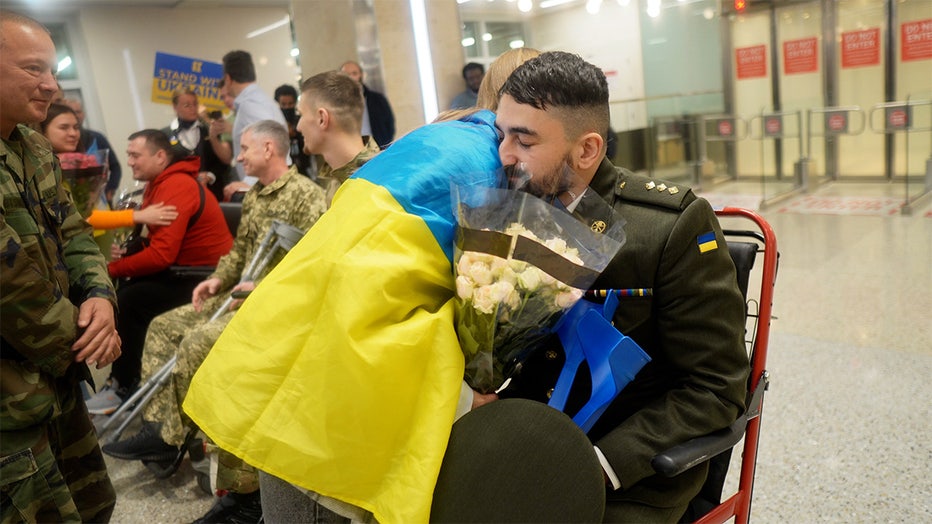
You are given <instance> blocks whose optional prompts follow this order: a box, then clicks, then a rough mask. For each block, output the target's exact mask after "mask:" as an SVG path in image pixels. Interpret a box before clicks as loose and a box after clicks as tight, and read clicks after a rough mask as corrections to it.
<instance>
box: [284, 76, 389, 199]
mask: <svg viewBox="0 0 932 524" xmlns="http://www.w3.org/2000/svg"><path fill="white" fill-rule="evenodd" d="M301 94H302V96H301V102H300V104H299V105H298V110H299V111H300V112H301V120H299V121H298V131H299V132H300V133H301V134H302V135H303V136H304V151H305V152H306V153H309V154H311V155H320V157H321V158H323V159H324V163H323V165H322V166H320V170H319V171H318V172H317V179H318V180H317V181H318V183H320V184H321V185H323V186H324V189H325V190H326V192H327V206H328V207H329V206H330V202H331V201H333V195H335V194H336V192H337V189H338V188H339V187H340V184H342V183H343V182H345V181H346V179H347V178H349V176H350V175H352V174H353V173H355V172H356V170H357V169H359V168H360V167H361V166H362V165H363V164H365V163H366V162H367V161H368V160H369V159H370V158H372V157H373V156H375V155H376V154H378V152H379V145H378V144H377V143H376V142H375V140H373V139H372V138H371V137H368V136H362V135H361V134H360V129H361V125H362V124H361V122H362V111H363V107H365V106H364V105H363V102H362V100H363V98H362V90H361V88H360V84H359V83H357V82H356V81H354V80H353V79H352V78H351V77H349V76H347V75H345V74H343V73H337V72H336V71H330V72H326V73H320V74H318V75H315V76H312V77H311V78H308V79H307V80H305V82H304V85H302V86H301ZM334 166H336V167H334Z"/></svg>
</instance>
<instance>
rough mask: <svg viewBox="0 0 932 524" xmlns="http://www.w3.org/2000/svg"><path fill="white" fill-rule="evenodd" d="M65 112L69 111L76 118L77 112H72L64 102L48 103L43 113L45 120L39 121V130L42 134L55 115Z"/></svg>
mask: <svg viewBox="0 0 932 524" xmlns="http://www.w3.org/2000/svg"><path fill="white" fill-rule="evenodd" d="M66 113H70V114H72V115H74V117H75V118H78V114H77V113H75V112H74V109H71V108H70V107H68V106H66V105H65V104H52V105H50V106H49V110H48V112H47V113H46V114H45V120H43V121H42V122H40V123H39V131H41V132H42V134H45V130H46V129H48V127H49V124H51V123H52V120H55V117H57V116H60V115H63V114H66Z"/></svg>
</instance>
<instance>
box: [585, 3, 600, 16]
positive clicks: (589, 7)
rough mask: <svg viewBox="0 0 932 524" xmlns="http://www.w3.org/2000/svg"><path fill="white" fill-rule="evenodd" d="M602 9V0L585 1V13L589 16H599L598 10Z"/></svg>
mask: <svg viewBox="0 0 932 524" xmlns="http://www.w3.org/2000/svg"><path fill="white" fill-rule="evenodd" d="M601 8H602V0H586V12H587V13H589V14H590V15H597V14H599V9H601Z"/></svg>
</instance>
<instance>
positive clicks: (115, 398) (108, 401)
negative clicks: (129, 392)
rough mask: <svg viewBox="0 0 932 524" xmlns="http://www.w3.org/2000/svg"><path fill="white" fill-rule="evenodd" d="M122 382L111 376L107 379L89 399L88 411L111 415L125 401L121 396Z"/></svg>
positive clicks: (93, 413) (95, 413)
mask: <svg viewBox="0 0 932 524" xmlns="http://www.w3.org/2000/svg"><path fill="white" fill-rule="evenodd" d="M119 388H120V383H119V382H117V379H115V378H113V377H111V378H109V379H107V382H106V383H105V384H104V387H102V388H100V391H98V392H97V393H95V394H94V395H93V396H92V397H91V398H89V399H88V400H87V412H88V413H90V414H91V415H110V414H111V413H113V412H114V411H116V410H117V409H118V408H119V407H120V404H122V403H123V400H124V399H123V397H122V396H120V394H119V393H120V391H119Z"/></svg>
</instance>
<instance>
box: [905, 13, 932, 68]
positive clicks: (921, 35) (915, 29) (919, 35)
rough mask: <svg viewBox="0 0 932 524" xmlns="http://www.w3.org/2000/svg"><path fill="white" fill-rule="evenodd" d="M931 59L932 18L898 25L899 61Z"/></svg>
mask: <svg viewBox="0 0 932 524" xmlns="http://www.w3.org/2000/svg"><path fill="white" fill-rule="evenodd" d="M928 58H932V18H929V19H928V20H917V21H915V22H904V23H903V24H901V25H900V60H902V61H904V62H907V61H909V60H925V59H928Z"/></svg>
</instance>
